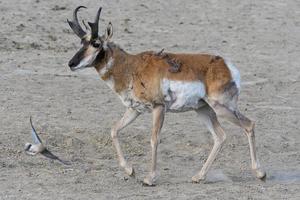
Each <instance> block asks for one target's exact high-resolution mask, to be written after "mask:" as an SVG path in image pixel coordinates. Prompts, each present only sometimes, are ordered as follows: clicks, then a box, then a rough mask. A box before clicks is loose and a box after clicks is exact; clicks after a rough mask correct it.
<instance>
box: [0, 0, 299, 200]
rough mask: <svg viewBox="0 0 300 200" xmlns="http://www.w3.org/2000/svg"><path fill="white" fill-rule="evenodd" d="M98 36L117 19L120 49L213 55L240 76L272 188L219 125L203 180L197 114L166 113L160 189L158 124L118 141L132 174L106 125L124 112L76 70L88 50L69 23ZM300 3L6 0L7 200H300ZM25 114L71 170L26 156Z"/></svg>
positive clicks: (3, 160)
mask: <svg viewBox="0 0 300 200" xmlns="http://www.w3.org/2000/svg"><path fill="white" fill-rule="evenodd" d="M78 5H85V6H87V7H88V9H86V10H83V11H81V12H80V16H82V17H83V18H85V19H90V20H92V19H94V16H95V13H96V10H97V9H98V7H99V6H103V12H102V19H101V25H100V30H101V31H103V30H104V27H105V26H106V24H107V23H108V22H109V21H111V22H112V23H113V25H114V41H115V42H116V43H118V44H119V45H120V46H122V47H123V48H124V49H125V50H126V51H128V52H130V53H137V52H140V51H145V50H155V51H159V50H160V49H162V48H165V49H166V51H170V52H211V53H218V54H221V55H223V56H225V57H227V58H230V59H231V61H232V62H233V63H235V64H236V65H237V66H238V68H239V69H240V72H241V76H242V92H241V97H240V104H239V105H240V109H241V110H242V111H243V113H244V114H246V115H247V116H249V117H250V118H252V119H254V120H255V121H256V139H257V151H258V156H259V158H260V162H261V165H262V166H264V168H265V169H266V171H267V174H268V177H267V180H266V182H262V181H259V180H256V179H255V177H254V176H253V174H252V172H251V169H250V155H249V148H248V142H247V138H246V137H245V136H244V135H243V134H242V130H240V129H239V128H236V127H234V126H232V125H231V124H228V123H225V122H223V121H222V124H223V127H224V128H225V130H226V133H227V140H226V142H225V145H224V147H223V148H222V151H221V153H220V154H219V155H218V157H217V160H216V161H215V163H214V164H213V167H212V169H211V170H210V172H209V174H208V177H207V180H206V181H205V182H204V183H200V184H193V183H192V182H191V177H192V176H193V175H194V174H195V173H196V172H197V171H198V170H199V169H200V168H201V167H202V165H203V163H204V161H205V160H206V158H207V156H208V153H209V151H210V149H211V148H212V138H211V135H210V134H209V133H208V131H207V129H206V128H205V127H204V125H203V124H202V123H201V122H200V120H198V119H197V116H196V114H195V113H193V112H187V113H182V114H167V116H166V120H165V124H164V127H163V130H162V136H161V137H162V140H161V144H160V146H159V150H158V151H159V154H158V155H159V157H158V167H159V172H160V176H159V179H158V181H157V186H156V187H143V186H142V185H141V183H140V180H142V179H143V178H144V176H145V175H146V173H147V172H148V169H149V161H150V128H151V115H150V114H145V115H143V116H141V117H140V118H139V119H137V120H136V122H135V123H134V124H132V125H131V126H129V127H128V128H126V129H125V130H124V131H123V132H122V133H121V135H120V137H121V142H122V147H123V149H124V151H125V154H126V157H127V158H128V160H129V161H130V163H132V164H133V166H134V167H135V170H136V178H135V179H134V178H128V177H127V176H126V175H125V174H124V172H123V170H122V169H121V168H119V166H118V163H117V160H116V153H115V150H114V148H113V147H112V144H111V139H110V127H111V126H112V124H113V122H115V121H117V120H118V119H119V118H120V117H121V115H122V113H123V112H124V110H125V108H124V106H123V105H122V104H121V102H120V100H119V99H117V97H116V96H115V94H114V93H113V92H112V91H111V90H110V89H109V88H108V87H107V86H106V85H105V84H104V82H102V81H101V80H100V78H99V76H98V75H97V73H96V71H95V70H93V69H87V70H83V71H79V72H75V73H74V72H71V71H70V70H69V67H68V66H67V62H68V61H69V59H70V58H71V57H72V56H73V54H74V53H75V52H76V50H77V49H78V48H79V46H80V41H79V40H78V38H77V37H76V36H75V35H74V34H73V32H72V31H71V30H70V28H69V27H68V24H67V22H66V19H67V18H69V19H70V18H71V17H72V11H73V9H74V8H75V7H76V6H78ZM299 11H300V1H293V0H254V1H251V0H245V1H239V0H230V1H216V0H205V1H197V0H186V1H180V0H172V1H163V0H161V1H158V0H155V1H146V0H142V1H134V0H123V1H121V0H106V1H99V0H85V1H82V0H81V1H79V0H72V1H71V0H60V1H57V0H56V1H45V0H0V17H1V25H0V27H1V29H0V31H1V33H0V35H1V36H0V103H1V109H0V119H1V120H0V127H1V129H0V199H1V200H2V199H3V200H7V199H8V200H12V199H18V200H20V199H22V200H23V199H24V200H25V199H31V200H35V199H39V200H40V199H49V200H50V199H51V200H53V199H57V200H59V199H81V200H84V199H300V130H299V125H300V123H299V118H300V101H299V99H300V95H299V94H300V93H299V90H300V72H299V71H300V66H299V63H300V12H299ZM29 116H32V117H33V122H34V124H35V126H36V129H37V131H38V132H40V133H41V134H40V136H41V137H42V139H43V140H44V141H45V143H46V144H47V145H48V147H49V149H50V150H51V151H53V152H54V153H56V154H57V155H59V156H61V157H62V158H64V159H66V160H70V161H72V165H71V166H63V165H61V164H60V163H58V162H52V161H49V160H48V159H46V158H44V157H42V156H40V155H39V156H28V155H26V154H25V153H24V151H23V148H24V144H25V143H26V142H30V141H31V135H30V125H29Z"/></svg>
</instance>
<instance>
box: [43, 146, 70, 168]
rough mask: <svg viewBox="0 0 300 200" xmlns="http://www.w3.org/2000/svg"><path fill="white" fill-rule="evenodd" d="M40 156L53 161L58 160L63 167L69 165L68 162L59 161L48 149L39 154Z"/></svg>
mask: <svg viewBox="0 0 300 200" xmlns="http://www.w3.org/2000/svg"><path fill="white" fill-rule="evenodd" d="M41 154H42V155H44V156H45V157H47V158H50V159H53V160H58V161H59V162H61V163H63V164H65V165H70V163H69V162H68V161H64V160H61V159H60V158H59V157H57V156H56V155H54V154H53V153H51V152H50V151H49V150H48V149H45V150H44V151H42V152H41Z"/></svg>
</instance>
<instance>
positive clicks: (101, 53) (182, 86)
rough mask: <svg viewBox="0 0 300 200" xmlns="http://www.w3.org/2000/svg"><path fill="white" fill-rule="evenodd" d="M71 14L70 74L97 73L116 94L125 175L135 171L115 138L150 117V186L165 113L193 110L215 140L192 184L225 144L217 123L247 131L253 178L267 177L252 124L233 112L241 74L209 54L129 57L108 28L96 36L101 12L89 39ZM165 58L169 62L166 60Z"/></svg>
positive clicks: (201, 177) (115, 128) (120, 156)
mask: <svg viewBox="0 0 300 200" xmlns="http://www.w3.org/2000/svg"><path fill="white" fill-rule="evenodd" d="M80 8H83V6H79V7H77V8H76V9H75V10H74V13H73V21H68V23H69V25H70V27H71V28H72V29H73V31H74V32H75V34H76V35H77V36H79V38H80V39H81V43H82V45H83V46H82V48H81V49H80V50H79V51H78V52H77V53H76V54H75V55H74V57H73V58H72V59H71V60H70V62H69V66H70V68H71V70H72V71H75V70H77V69H83V68H86V67H95V69H96V70H97V72H98V73H99V75H100V76H101V78H102V80H104V81H105V82H106V83H107V85H108V86H109V87H110V88H111V89H112V90H113V91H115V92H116V94H117V95H118V96H119V97H120V99H121V100H122V102H123V104H124V105H125V106H126V107H127V110H126V112H125V114H124V116H123V117H122V119H121V120H120V121H118V122H117V123H116V124H115V125H114V126H113V128H112V130H111V136H112V141H113V144H114V146H115V148H116V151H117V154H118V159H119V162H120V166H121V167H123V168H124V169H125V171H126V173H127V174H128V175H133V174H134V170H133V168H132V166H131V165H129V164H128V163H127V162H126V160H125V158H124V155H123V152H122V150H121V147H120V143H119V139H118V133H119V131H121V130H122V129H123V128H125V127H126V126H127V125H129V124H130V123H131V122H133V121H134V120H135V119H136V118H137V117H138V116H139V115H140V114H141V113H143V112H146V111H152V114H153V129H152V136H151V147H152V163H151V168H150V173H149V175H148V176H146V178H145V179H144V183H145V184H147V185H154V183H155V178H156V175H157V169H156V160H157V146H158V140H159V134H160V130H161V128H162V125H163V121H164V115H165V112H184V111H190V110H194V111H196V112H197V114H198V115H199V117H201V118H202V119H203V121H204V122H205V123H206V125H207V127H208V129H209V131H210V132H211V133H212V135H213V139H214V146H213V148H212V150H211V153H210V155H209V156H208V159H207V161H206V162H205V164H204V166H203V167H202V169H201V170H200V172H199V173H197V174H196V175H195V176H193V177H192V181H193V182H199V181H201V180H204V179H205V176H206V174H207V172H208V170H209V168H210V167H211V165H212V163H213V161H214V160H215V158H216V156H217V153H218V152H219V151H220V149H221V146H222V144H223V142H224V141H225V138H226V136H225V132H224V131H223V129H222V128H221V126H220V123H219V121H218V117H223V118H224V119H226V120H228V121H230V122H232V123H233V124H235V125H237V126H239V127H241V128H243V130H244V131H245V133H246V135H247V137H248V141H249V146H250V155H251V161H252V169H253V170H254V172H255V174H256V177H257V178H260V179H263V178H265V176H266V173H265V172H264V171H263V170H262V168H261V167H260V165H259V162H258V160H257V158H256V152H255V141H254V122H253V121H251V120H250V119H248V118H247V117H245V116H244V115H242V114H241V113H240V112H239V110H238V107H237V100H238V95H239V92H240V75H239V71H238V70H237V69H236V68H235V67H234V66H233V65H232V64H231V63H229V62H228V61H226V60H224V59H223V58H221V57H219V56H214V55H207V54H173V53H163V54H164V55H165V56H161V54H162V53H159V54H155V53H154V52H150V51H148V52H143V53H139V54H137V55H131V54H128V53H127V52H125V51H124V50H123V49H121V48H120V47H119V46H117V45H116V44H114V43H113V42H111V41H110V39H111V38H112V35H113V28H112V24H111V23H109V24H108V27H107V28H106V31H105V34H104V35H102V36H99V35H98V23H99V17H100V13H101V8H100V9H99V10H98V12H97V15H96V18H95V22H93V23H91V22H89V23H88V24H89V26H90V32H91V33H90V34H89V33H86V32H85V31H84V30H83V29H82V28H81V26H80V24H79V22H78V18H77V12H78V10H79V9H80ZM166 57H167V58H166ZM170 59H172V60H175V61H176V62H178V63H180V70H178V71H176V70H175V71H172V70H170V68H172V65H171V64H170V62H169V61H170Z"/></svg>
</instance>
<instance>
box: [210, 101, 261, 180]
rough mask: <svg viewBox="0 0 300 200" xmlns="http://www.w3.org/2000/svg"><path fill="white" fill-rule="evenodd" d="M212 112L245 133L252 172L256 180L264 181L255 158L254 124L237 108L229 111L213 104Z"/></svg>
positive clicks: (224, 107)
mask: <svg viewBox="0 0 300 200" xmlns="http://www.w3.org/2000/svg"><path fill="white" fill-rule="evenodd" d="M214 110H215V111H216V113H217V115H218V116H221V117H224V119H227V120H228V121H230V122H232V123H233V124H235V125H237V126H239V127H241V128H242V129H243V130H244V131H245V133H246V135H247V138H248V142H249V147H250V156H251V166H252V170H253V171H254V172H255V174H256V177H257V178H259V179H264V178H265V177H266V172H265V171H264V170H262V169H261V167H260V164H259V161H258V159H257V157H256V149H255V134H254V126H255V123H254V122H253V121H251V120H250V119H248V118H247V117H246V116H244V115H243V114H241V113H240V112H239V111H238V109H237V108H236V109H234V110H231V109H229V108H227V107H226V106H224V105H221V104H215V106H214Z"/></svg>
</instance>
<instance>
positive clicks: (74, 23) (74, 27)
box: [67, 6, 86, 38]
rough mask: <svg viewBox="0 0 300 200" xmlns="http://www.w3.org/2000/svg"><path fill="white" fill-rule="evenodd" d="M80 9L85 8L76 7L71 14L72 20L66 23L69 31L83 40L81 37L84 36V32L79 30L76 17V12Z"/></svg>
mask: <svg viewBox="0 0 300 200" xmlns="http://www.w3.org/2000/svg"><path fill="white" fill-rule="evenodd" d="M80 8H86V7H85V6H78V7H77V8H76V9H75V10H74V12H73V20H72V21H69V20H67V21H68V23H69V25H70V27H71V29H72V30H73V31H74V33H75V34H76V35H77V36H78V37H80V38H83V36H85V35H86V32H85V31H84V30H83V29H82V28H81V26H80V24H79V22H78V17H77V12H78V10H79V9H80Z"/></svg>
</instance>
